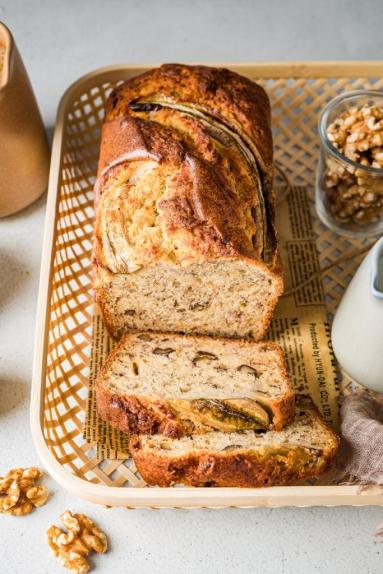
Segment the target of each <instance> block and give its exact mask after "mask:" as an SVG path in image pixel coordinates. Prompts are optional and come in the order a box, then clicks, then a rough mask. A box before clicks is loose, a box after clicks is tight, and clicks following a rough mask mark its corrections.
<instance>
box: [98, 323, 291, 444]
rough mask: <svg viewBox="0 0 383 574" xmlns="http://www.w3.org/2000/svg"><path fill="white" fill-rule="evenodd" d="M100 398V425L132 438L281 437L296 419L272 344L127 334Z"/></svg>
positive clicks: (103, 378)
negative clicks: (249, 432)
mask: <svg viewBox="0 0 383 574" xmlns="http://www.w3.org/2000/svg"><path fill="white" fill-rule="evenodd" d="M96 393H97V411H98V414H99V415H100V417H101V418H103V419H104V420H105V421H109V422H110V423H111V424H112V425H113V426H115V427H116V428H118V429H120V430H121V431H123V432H131V433H136V432H141V433H147V434H154V433H160V434H162V435H165V436H170V437H180V436H183V435H187V434H191V433H193V434H198V433H205V432H209V431H214V430H221V431H224V432H230V431H236V430H244V429H254V430H265V429H269V428H276V429H280V428H282V427H283V426H284V425H286V424H287V423H289V422H290V421H291V420H292V419H293V417H294V391H293V388H292V386H291V384H290V382H289V379H288V377H287V374H286V368H285V363H284V357H283V353H282V350H281V349H280V347H279V346H278V345H277V344H276V343H272V342H262V343H255V342H253V341H243V340H228V339H212V338H209V337H204V336H200V337H196V336H186V335H185V336H183V335H176V334H168V333H142V332H141V333H130V334H128V335H126V336H125V337H124V338H123V339H121V341H120V342H119V343H118V344H117V345H116V347H115V348H114V350H113V351H112V353H111V354H110V356H109V357H108V359H107V362H106V364H105V366H104V367H103V369H102V370H101V372H100V375H99V377H98V380H97V383H96Z"/></svg>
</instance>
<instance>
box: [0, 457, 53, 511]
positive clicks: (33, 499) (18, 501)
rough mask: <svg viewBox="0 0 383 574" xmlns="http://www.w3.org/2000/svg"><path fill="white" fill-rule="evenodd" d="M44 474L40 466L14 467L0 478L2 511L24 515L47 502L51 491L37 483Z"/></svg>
mask: <svg viewBox="0 0 383 574" xmlns="http://www.w3.org/2000/svg"><path fill="white" fill-rule="evenodd" d="M42 476H43V472H42V471H41V470H40V469H39V468H35V467H31V468H13V469H12V470H10V471H9V472H8V473H7V474H6V475H5V477H2V478H0V513H4V514H12V515H13V516H24V515H25V514H29V513H30V512H32V510H33V509H34V508H38V507H39V506H42V505H43V504H45V503H46V501H47V499H48V496H49V493H48V490H47V489H46V488H45V486H40V485H36V484H35V482H36V481H38V480H39V479H40V478H41V477H42Z"/></svg>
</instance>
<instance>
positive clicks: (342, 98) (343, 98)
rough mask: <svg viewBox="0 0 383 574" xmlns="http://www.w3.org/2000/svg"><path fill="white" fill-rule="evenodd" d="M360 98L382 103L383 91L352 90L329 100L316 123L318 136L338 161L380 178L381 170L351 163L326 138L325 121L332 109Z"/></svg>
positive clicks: (382, 174) (351, 161)
mask: <svg viewBox="0 0 383 574" xmlns="http://www.w3.org/2000/svg"><path fill="white" fill-rule="evenodd" d="M361 97H367V98H368V97H371V98H381V99H382V102H383V91H382V92H381V91H378V90H354V91H352V92H346V93H344V94H340V95H339V96H336V97H335V98H333V99H332V100H330V101H329V102H328V104H326V106H325V107H324V108H323V110H322V112H321V115H320V116H319V122H318V131H319V136H320V139H321V142H322V144H323V145H324V146H325V147H326V149H327V151H328V152H329V153H331V155H333V156H335V157H336V158H337V159H338V160H340V161H343V162H345V163H347V164H349V165H350V166H352V167H353V168H355V169H360V170H362V171H364V172H366V173H370V174H374V175H380V176H381V177H382V176H383V168H380V167H373V166H370V165H362V164H361V163H358V162H357V161H353V160H352V159H350V158H348V157H347V156H345V155H344V154H342V153H341V152H340V151H339V150H337V149H336V147H335V146H334V145H333V144H332V143H331V141H330V140H329V139H328V136H327V131H326V127H327V120H328V116H329V115H330V113H331V112H332V111H333V110H334V108H336V107H337V106H338V105H339V104H341V103H343V102H347V101H348V100H351V101H352V100H353V99H357V98H361ZM382 107H383V106H382Z"/></svg>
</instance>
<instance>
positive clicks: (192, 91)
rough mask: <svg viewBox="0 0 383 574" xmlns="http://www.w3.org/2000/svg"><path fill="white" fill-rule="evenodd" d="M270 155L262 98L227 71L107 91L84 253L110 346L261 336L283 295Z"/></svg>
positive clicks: (173, 73) (179, 70)
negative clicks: (136, 337)
mask: <svg viewBox="0 0 383 574" xmlns="http://www.w3.org/2000/svg"><path fill="white" fill-rule="evenodd" d="M272 154H273V147H272V137H271V127H270V105H269V101H268V97H267V95H266V93H265V91H264V90H263V88H262V87H261V86H258V85H257V84H255V83H254V82H252V81H250V80H249V79H248V78H245V77H242V76H239V75H238V74H235V73H234V72H232V71H229V70H224V69H217V68H211V67H204V66H185V65H177V64H170V65H166V66H161V67H160V68H157V69H154V70H151V71H150V72H148V73H146V74H143V75H140V76H137V77H134V78H131V79H130V80H129V81H128V82H125V83H124V84H121V85H120V86H118V87H117V88H116V90H114V91H113V92H112V94H111V96H110V98H109V100H108V104H107V109H106V117H105V122H104V124H103V128H102V136H101V146H100V159H99V169H98V178H97V183H96V186H95V198H96V204H97V213H96V222H95V235H94V250H93V265H94V272H95V292H96V297H97V301H98V303H99V306H100V308H101V310H102V313H103V315H104V319H105V324H106V326H107V329H108V331H109V332H110V334H111V335H112V337H114V338H116V339H119V338H120V337H121V336H122V335H123V334H125V333H126V332H129V331H132V330H145V331H146V330H151V331H160V332H161V331H166V332H178V333H188V334H202V335H214V336H224V337H238V338H242V337H248V338H253V339H255V340H260V339H262V338H263V337H264V336H265V334H266V331H267V328H268V325H269V322H270V319H271V316H272V312H273V309H274V307H275V306H276V304H277V301H278V298H279V297H280V295H281V293H282V291H283V281H282V273H281V266H280V259H279V253H278V247H277V237H276V232H275V225H274V195H273V191H272V180H273V162H272Z"/></svg>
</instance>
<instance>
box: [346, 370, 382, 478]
mask: <svg viewBox="0 0 383 574" xmlns="http://www.w3.org/2000/svg"><path fill="white" fill-rule="evenodd" d="M382 377H383V373H382ZM340 412H341V421H342V422H341V437H342V442H341V449H340V455H339V461H338V466H339V468H340V469H341V470H342V473H343V475H344V480H348V481H350V482H358V483H360V484H383V395H381V394H376V393H371V392H369V391H361V392H359V393H355V394H351V395H348V396H347V397H345V399H344V402H343V404H342V407H341V411H340Z"/></svg>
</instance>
